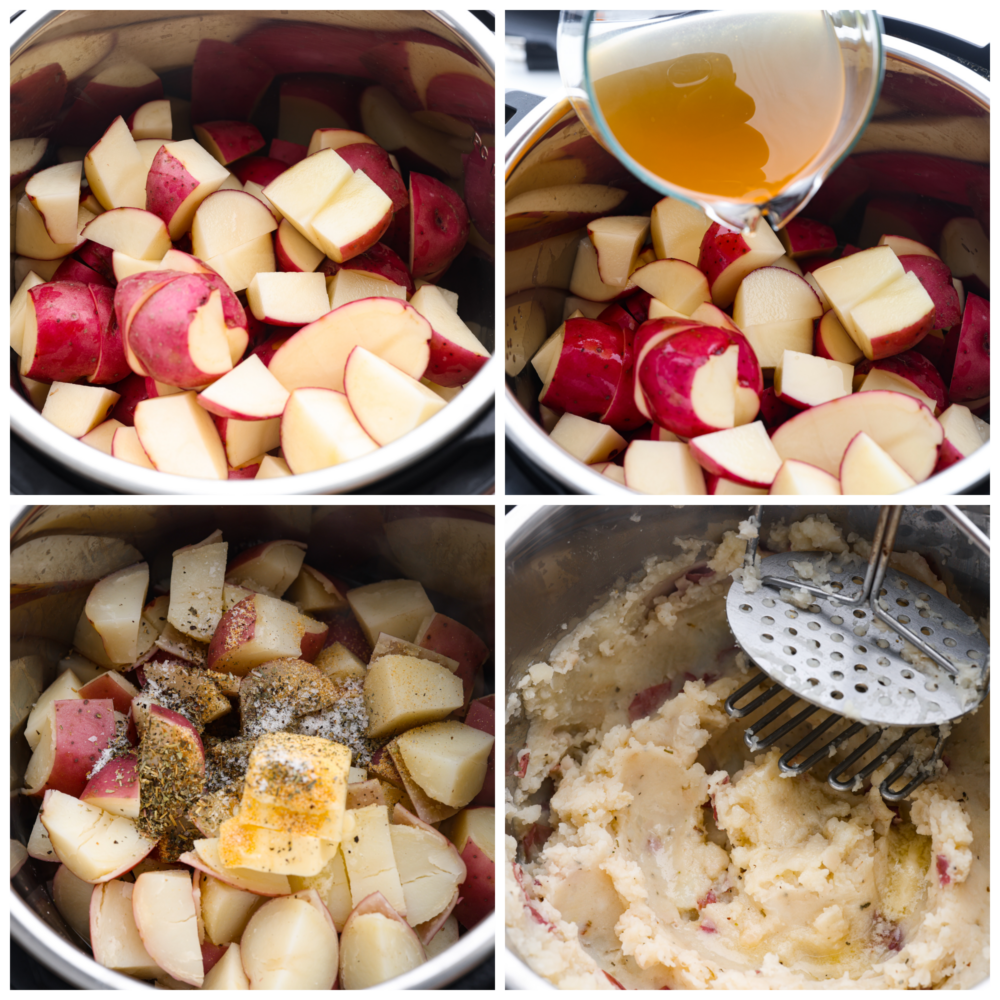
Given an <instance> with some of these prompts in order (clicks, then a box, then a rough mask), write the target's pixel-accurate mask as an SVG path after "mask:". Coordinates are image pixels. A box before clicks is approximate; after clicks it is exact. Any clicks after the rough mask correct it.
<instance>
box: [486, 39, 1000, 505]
mask: <svg viewBox="0 0 1000 1000" xmlns="http://www.w3.org/2000/svg"><path fill="white" fill-rule="evenodd" d="M883 41H884V45H885V52H886V73H887V79H890V78H891V76H890V75H891V74H902V76H901V77H900V79H907V78H908V79H907V83H908V84H909V83H912V88H911V89H910V90H909V91H908V98H907V104H906V107H907V110H908V111H909V112H910V114H911V115H913V116H914V117H915V118H916V119H917V120H920V121H922V124H923V125H925V126H926V128H925V129H923V136H922V139H921V147H920V149H919V150H915V151H919V152H925V153H937V154H941V155H946V156H947V155H949V154H950V152H951V151H950V148H949V142H950V140H949V139H947V138H946V137H945V135H944V132H943V127H944V125H945V123H946V122H947V118H948V115H947V114H946V113H944V112H942V111H941V110H940V109H941V108H942V107H947V106H948V98H949V97H950V98H951V99H952V100H954V101H959V102H963V103H964V104H965V106H966V107H967V108H968V109H970V110H969V111H967V112H966V113H973V114H974V113H976V111H975V110H974V109H978V112H979V113H981V114H986V115H988V114H989V107H990V83H989V81H988V80H986V79H984V78H983V77H981V76H979V75H978V74H976V73H975V72H973V71H972V70H970V69H968V68H967V67H966V66H963V65H962V64H961V63H959V62H956V61H955V60H953V59H950V58H948V57H947V56H945V55H942V54H941V53H940V52H937V51H935V50H933V49H929V48H925V47H923V46H920V45H916V44H913V43H911V42H908V41H904V40H902V39H898V38H890V37H884V39H883ZM883 97H885V91H884V90H883ZM886 107H888V106H886ZM878 116H879V112H876V119H875V123H876V124H877V121H878ZM877 136H878V133H877V132H873V131H872V126H871V125H870V126H869V129H868V130H867V131H866V132H865V133H864V134H863V135H862V138H861V140H860V143H861V144H859V146H858V147H857V149H858V150H859V151H860V150H861V149H864V150H865V151H866V152H875V151H877V150H879V149H880V147H879V146H878V145H876V142H878V141H880V140H878V139H877ZM895 148H897V149H898V148H899V147H898V146H897V147H895ZM986 159H987V161H988V154H987V156H986ZM504 172H505V173H504V175H505V179H506V194H507V197H508V198H511V197H513V196H514V195H517V194H521V193H523V192H525V191H531V190H534V189H536V188H541V187H547V186H549V185H553V184H580V183H591V184H609V185H618V186H622V187H624V188H626V189H627V190H630V191H631V190H635V189H636V188H637V186H638V187H640V188H641V187H642V185H641V184H639V182H638V181H636V180H635V178H633V177H632V175H631V174H629V173H628V172H627V171H626V170H625V168H624V167H623V166H622V165H621V164H620V163H618V161H617V160H615V159H614V158H613V157H612V156H611V154H610V153H608V152H607V151H606V150H604V149H603V148H602V147H601V146H600V145H599V144H598V143H597V142H596V140H594V139H593V138H591V136H590V134H589V133H588V132H587V129H586V127H585V126H584V124H583V123H582V122H581V121H580V119H579V118H578V117H577V114H576V112H575V111H574V110H573V109H572V107H571V106H570V103H569V100H568V99H566V98H559V99H556V98H550V99H548V100H545V101H543V102H542V103H541V104H539V105H537V106H536V107H534V108H533V109H531V110H530V111H529V112H527V113H526V114H525V116H524V118H523V119H522V120H521V121H520V122H518V123H517V124H516V125H515V126H514V128H512V129H511V131H510V132H509V133H508V135H507V144H506V152H505V159H504ZM821 190H822V189H821ZM804 214H806V215H808V214H809V207H808V206H807V207H806V209H805V213H804ZM569 265H570V266H571V265H572V260H571V259H570V260H569ZM557 269H558V268H557ZM507 277H508V283H507V287H506V289H505V291H506V293H507V295H508V300H507V301H508V304H510V303H512V302H514V301H517V300H518V299H517V297H518V296H519V295H525V296H529V297H531V298H533V299H534V300H535V301H537V302H539V304H540V305H541V306H542V307H543V309H544V310H545V314H546V322H547V327H548V329H549V331H550V332H551V331H552V330H554V329H555V328H556V327H557V326H558V325H559V323H561V322H562V319H563V299H564V298H565V295H566V294H567V293H566V292H565V291H562V290H561V289H562V288H565V287H568V280H569V275H568V273H567V274H566V278H565V280H566V285H563V286H561V288H555V287H553V288H545V289H539V288H535V287H534V286H535V284H536V282H535V281H532V280H531V279H528V280H526V281H518V279H517V276H516V275H513V276H512V274H511V270H510V269H509V268H508V274H507ZM540 385H541V383H540V382H539V381H538V379H537V378H536V376H535V372H534V369H533V368H532V367H531V365H530V364H529V365H527V366H526V368H525V369H524V370H523V371H522V372H521V374H520V375H518V376H517V377H516V378H508V379H507V391H506V395H505V399H504V427H505V431H506V434H507V438H508V439H509V441H510V442H511V443H512V444H513V445H514V446H515V447H516V448H517V449H518V450H519V451H520V452H522V453H523V454H524V455H525V456H527V458H528V459H529V460H530V461H532V462H534V463H535V464H536V465H537V466H539V467H540V469H541V470H542V471H543V472H545V473H547V474H549V475H550V476H552V477H553V478H554V479H556V480H557V481H558V482H559V483H561V484H562V485H563V486H564V487H566V488H567V489H568V490H570V491H573V492H576V493H595V494H600V495H602V496H612V497H618V498H622V497H624V496H628V495H632V496H634V493H632V491H631V490H628V489H626V488H625V487H624V486H620V485H619V484H618V483H616V482H614V481H613V480H609V479H608V478H607V477H606V476H602V475H600V474H599V473H597V472H594V471H593V470H591V469H590V468H588V467H587V466H586V465H584V464H583V463H582V462H580V461H579V460H577V459H575V458H573V457H572V456H571V455H570V454H569V453H568V452H566V451H564V450H563V449H562V448H560V447H558V446H557V445H555V444H553V443H552V441H551V440H550V439H549V436H548V434H547V433H546V432H545V431H544V430H543V429H542V427H541V425H540V422H539V411H538V401H537V397H538V391H539V387H540ZM991 455H992V444H991V443H989V442H987V444H986V445H985V446H984V447H982V448H980V449H979V450H978V451H976V452H974V453H973V454H972V455H969V456H968V457H967V458H965V459H963V460H962V461H961V462H958V463H956V464H955V465H953V466H951V468H949V469H946V470H945V471H944V472H941V473H939V474H938V475H936V476H932V477H931V478H930V479H928V480H927V481H926V482H924V483H920V484H918V485H917V486H915V487H913V488H912V489H910V490H907V491H906V492H905V493H904V494H900V495H901V496H905V498H906V499H907V500H910V501H920V500H930V499H933V498H936V497H939V496H943V495H945V494H957V493H962V492H964V491H967V490H970V489H971V488H972V487H974V486H976V484H978V483H981V481H982V480H984V479H985V478H986V477H987V476H988V475H989V473H990V458H991Z"/></svg>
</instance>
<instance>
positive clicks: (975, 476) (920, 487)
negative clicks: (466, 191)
mask: <svg viewBox="0 0 1000 1000" xmlns="http://www.w3.org/2000/svg"><path fill="white" fill-rule="evenodd" d="M883 44H884V48H885V54H886V59H887V61H888V59H889V58H890V57H891V58H893V59H894V60H896V61H897V62H901V63H903V64H904V65H910V66H913V67H916V68H919V69H923V70H926V71H927V72H930V73H933V74H935V75H936V76H937V77H938V78H941V79H944V80H946V81H947V82H948V83H950V84H951V85H952V86H955V87H957V88H959V89H960V90H963V91H964V92H966V93H967V94H968V95H969V96H971V97H972V98H973V99H974V100H976V101H978V102H979V103H980V104H982V105H983V106H985V107H986V108H987V109H989V107H990V91H991V87H990V81H989V80H986V79H984V78H983V77H981V76H980V75H979V74H978V73H975V72H974V71H973V70H971V69H969V68H967V67H966V66H963V65H962V64H961V63H959V62H956V61H955V60H953V59H951V58H950V57H948V56H945V55H943V54H941V53H939V52H936V51H934V50H932V49H927V48H924V47H923V46H921V45H916V44H914V43H913V42H908V41H906V40H904V39H901V38H893V37H891V36H887V35H886V36H884V37H883ZM572 111H573V108H572V105H571V104H570V102H569V99H568V98H567V97H550V98H546V99H545V100H543V101H542V102H541V103H540V104H538V105H537V106H535V107H534V108H532V109H531V110H530V111H528V112H527V113H526V114H525V116H524V118H523V119H522V120H521V121H519V122H518V123H517V124H516V125H515V126H514V128H513V129H511V131H510V133H509V134H508V136H507V143H506V150H505V156H504V178H505V180H506V178H508V177H509V176H510V174H511V173H512V172H513V171H514V169H515V168H516V167H517V164H518V163H519V162H520V161H521V159H522V158H523V157H524V156H525V155H526V154H527V152H528V151H529V149H530V148H531V145H532V142H533V138H534V137H535V136H536V135H540V134H543V133H544V132H545V131H547V130H548V128H549V127H551V126H552V125H554V124H555V123H556V122H558V121H560V120H561V119H562V118H563V117H564V116H565V115H566V114H568V113H570V112H572ZM505 382H507V384H505V386H504V403H503V407H504V409H503V414H504V431H505V434H506V436H507V438H508V439H509V443H511V444H513V446H514V447H516V448H517V449H518V450H519V451H521V452H522V453H523V454H524V455H526V456H527V457H528V458H529V459H530V460H531V461H532V462H535V463H537V464H538V465H539V466H540V467H541V468H542V470H543V471H544V472H546V473H548V474H549V475H551V476H553V477H554V478H555V479H557V480H558V481H559V482H560V483H561V484H562V485H563V486H565V487H568V488H569V489H571V490H573V491H575V492H577V493H583V494H591V495H595V496H608V497H618V498H619V499H621V498H622V497H625V496H628V497H633V498H634V497H636V496H637V495H640V494H636V493H635V491H633V490H630V489H629V488H628V487H627V486H622V485H620V484H619V483H616V482H615V481H614V480H613V479H608V477H607V476H604V475H601V474H600V473H599V472H595V471H594V470H593V469H591V468H590V467H589V466H587V465H585V464H584V463H583V462H581V461H580V460H579V459H577V458H574V457H573V456H572V455H570V454H569V452H567V451H564V450H563V449H562V448H560V447H559V446H558V445H555V444H553V443H552V441H551V440H550V438H549V435H548V434H546V433H545V431H544V430H543V429H542V428H541V427H540V426H539V425H538V424H537V423H535V421H534V420H532V418H531V417H530V416H529V415H528V413H527V411H526V410H525V409H524V407H522V406H521V404H520V403H519V402H518V400H517V396H516V395H515V394H514V391H513V390H512V388H511V386H510V383H509V381H507V380H506V379H505ZM992 454H993V452H992V443H991V441H987V442H985V444H984V445H983V446H982V447H981V448H979V449H978V450H976V451H975V452H973V453H972V454H971V455H969V456H968V457H966V458H963V459H962V460H961V461H960V462H956V463H955V464H954V465H952V466H950V467H949V468H947V469H945V470H944V471H943V472H939V473H937V474H936V475H932V476H931V477H930V478H929V479H926V480H925V481H924V482H922V483H918V484H917V485H916V486H914V487H911V488H910V489H908V490H904V491H903V492H902V493H898V494H896V495H897V496H899V497H905V498H906V500H908V501H926V500H931V499H933V498H936V497H940V496H942V495H945V494H949V495H951V494H961V493H962V492H963V491H964V490H967V489H970V488H972V487H974V486H976V484H978V483H979V482H981V481H982V480H984V479H985V478H986V477H987V476H988V475H989V474H990V469H991V464H992V461H991V460H992Z"/></svg>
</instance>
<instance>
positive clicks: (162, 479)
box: [10, 10, 499, 498]
mask: <svg viewBox="0 0 1000 1000" xmlns="http://www.w3.org/2000/svg"><path fill="white" fill-rule="evenodd" d="M279 21H291V22H308V23H310V24H315V25H323V26H328V27H333V28H337V27H340V28H343V29H351V30H353V29H359V30H371V31H377V32H379V33H380V40H381V41H392V40H393V39H394V38H398V37H400V36H402V34H403V33H404V32H406V31H415V30H419V31H425V32H428V33H430V34H431V35H435V36H437V37H439V38H441V39H443V40H444V41H445V42H446V43H450V44H455V45H458V46H459V47H461V48H462V49H464V50H465V51H466V52H468V53H470V54H471V55H472V56H473V57H474V59H475V60H476V62H477V63H478V64H479V66H480V68H481V69H483V70H485V71H486V72H487V73H488V75H489V76H490V77H493V76H494V75H495V57H494V52H495V48H496V44H495V38H494V36H493V34H492V33H491V32H490V31H489V30H488V29H487V28H486V27H485V26H484V25H483V24H482V23H481V22H480V21H479V20H478V19H477V18H475V17H474V16H473V15H472V14H471V13H469V12H468V11H464V10H456V11H420V10H409V11H268V12H252V11H226V12H201V11H159V10H150V11H44V12H34V13H33V12H31V11H26V12H25V13H23V14H21V16H20V17H18V18H17V19H16V20H15V21H14V22H13V24H12V30H13V32H14V33H15V35H14V37H13V39H12V43H11V65H12V72H13V71H14V69H15V68H16V67H18V66H21V65H29V64H30V65H34V62H33V60H35V59H36V58H37V60H38V64H39V65H43V64H44V63H45V62H47V61H49V60H50V58H55V59H57V60H62V61H63V62H64V63H67V76H69V77H72V74H73V68H72V67H73V66H74V65H75V63H74V60H76V61H77V62H78V64H79V71H80V72H82V71H83V70H85V69H86V68H87V67H88V66H89V65H92V64H93V63H94V62H96V61H99V59H100V58H103V56H102V55H100V53H103V54H104V55H106V54H107V52H109V51H111V49H112V48H113V47H116V48H117V49H118V50H121V51H123V52H125V53H126V54H127V55H128V57H129V58H131V59H136V60H139V61H141V62H143V63H145V64H146V65H147V66H149V67H150V68H151V69H153V70H155V71H157V72H158V73H161V74H162V73H166V72H177V71H182V70H183V69H184V68H185V67H187V66H189V65H190V64H191V62H192V60H193V57H194V52H195V50H196V48H197V46H198V42H199V41H200V40H201V39H202V38H216V39H222V40H225V41H233V40H235V39H237V38H239V37H240V36H242V35H244V34H246V32H247V31H249V30H251V29H252V28H256V27H260V26H262V25H265V24H268V23H272V22H279ZM43 45H45V46H50V48H48V49H45V50H42V49H41V47H42V46H43ZM40 52H41V53H42V55H39V53H40ZM45 52H49V53H50V54H51V53H55V55H44V53H45ZM87 53H98V58H96V59H95V58H94V57H93V56H91V57H89V59H88V56H87ZM313 56H314V57H316V55H315V53H313ZM317 58H318V57H317ZM308 68H309V69H316V68H317V67H316V66H313V65H310V66H309V67H308ZM23 134H25V135H27V134H31V133H30V131H29V132H25V133H23ZM493 273H494V264H493V262H492V261H488V260H486V259H485V258H484V257H483V256H477V255H475V254H473V253H472V252H471V250H469V249H468V248H467V249H466V250H464V251H463V252H462V254H460V255H459V258H458V259H457V260H456V262H455V264H454V265H453V270H452V272H451V277H452V279H453V280H452V281H449V280H448V279H447V278H446V279H445V284H446V285H449V286H453V290H454V291H456V292H458V293H459V297H460V303H461V314H462V318H463V319H464V320H465V321H466V322H471V323H473V324H475V325H476V327H477V329H478V331H479V334H480V339H481V340H482V341H483V343H484V344H485V346H486V347H487V348H488V349H489V350H491V351H492V350H493V347H494V329H495V317H494V311H495V307H494V300H493V296H492V294H489V295H485V296H484V295H483V294H482V288H483V287H486V288H489V289H491V290H492V281H493ZM498 368H499V366H498V364H497V362H496V359H495V358H492V359H491V360H490V361H489V362H487V364H486V365H484V366H483V368H482V369H481V370H480V371H479V373H478V374H477V375H476V376H475V378H473V379H472V380H471V381H470V382H469V383H468V384H467V385H466V386H465V388H463V390H462V392H461V393H459V395H458V396H457V397H456V398H455V399H454V400H453V401H451V402H450V403H449V404H448V406H446V407H444V409H442V410H441V411H440V412H439V413H437V414H435V416H434V417H433V418H432V419H431V420H429V421H427V422H426V423H424V424H422V425H421V426H419V427H417V428H416V429H415V430H413V431H412V432H411V433H409V434H407V435H406V436H405V437H404V438H401V439H400V440H398V441H395V442H393V443H392V444H389V445H386V446H385V447H383V448H380V449H379V450H378V451H377V452H374V453H372V454H370V455H367V456H365V457H363V458H360V459H356V460H355V461H352V462H348V463H344V464H342V465H339V466H333V467H331V468H329V469H323V470H320V471H317V472H310V473H306V474H303V475H299V476H294V477H285V478H279V479H270V480H267V479H265V480H260V481H257V480H239V481H228V480H227V481H214V480H205V479H198V480H194V479H189V478H186V477H184V476H173V475H168V474H166V473H161V472H155V471H153V470H149V469H143V468H140V467H139V466H135V465H132V464H130V463H127V462H124V461H121V460H119V459H114V458H112V457H111V456H110V455H105V454H104V453H103V452H99V451H97V450H96V449H95V448H91V447H89V446H88V445H85V444H81V443H80V442H79V441H76V440H74V439H73V438H71V437H69V436H68V435H67V434H66V433H64V432H63V431H61V430H59V429H58V428H56V427H55V426H54V425H52V424H50V423H49V422H48V421H47V420H43V419H42V417H41V415H40V414H39V412H38V411H37V410H36V409H35V408H34V407H33V406H32V405H31V404H30V403H28V402H27V401H26V400H25V399H24V398H23V397H22V396H21V395H20V394H18V393H16V392H11V393H10V397H11V403H10V423H11V429H12V430H13V431H14V432H15V433H16V434H18V435H19V436H20V437H21V438H23V439H24V441H25V442H27V443H28V444H30V445H32V446H33V447H35V448H38V449H39V450H40V451H42V452H44V453H45V454H46V455H47V456H48V457H49V458H51V459H53V460H54V461H56V462H58V463H60V464H61V465H63V466H65V467H66V468H67V469H68V470H70V471H71V472H73V473H75V474H76V475H79V476H83V477H85V478H88V479H91V480H94V481H96V482H99V483H101V484H102V485H104V486H107V487H110V488H112V489H115V490H120V491H122V492H123V493H136V494H144V493H148V494H190V493H192V492H194V493H198V494H208V495H213V496H220V497H230V498H236V497H241V498H242V497H258V496H259V497H266V496H276V495H287V494H331V493H343V492H346V491H349V490H354V489H359V488H361V487H363V486H367V485H369V484H371V483H375V482H378V481H379V480H380V479H383V478H385V477H387V476H389V475H392V474H393V473H395V472H399V471H400V470H402V469H404V468H407V467H410V466H413V465H414V464H416V463H417V462H419V461H420V460H421V459H423V458H425V457H427V456H429V455H431V454H432V453H433V452H435V451H436V450H438V449H439V448H441V447H442V446H443V445H445V444H446V443H447V442H448V441H450V440H452V439H453V438H455V437H456V436H457V435H459V434H461V433H462V432H463V431H464V430H466V429H467V428H468V427H469V426H471V425H472V424H473V423H474V422H475V421H476V420H477V419H478V418H480V417H481V416H482V415H483V414H484V413H485V412H486V410H487V409H488V408H489V407H490V406H491V405H492V404H493V401H494V396H495V389H496V380H497V378H498Z"/></svg>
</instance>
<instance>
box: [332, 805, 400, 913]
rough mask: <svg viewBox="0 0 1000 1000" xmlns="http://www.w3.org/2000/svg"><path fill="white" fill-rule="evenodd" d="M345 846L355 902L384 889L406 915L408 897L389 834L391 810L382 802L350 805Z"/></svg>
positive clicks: (343, 847) (343, 842)
mask: <svg viewBox="0 0 1000 1000" xmlns="http://www.w3.org/2000/svg"><path fill="white" fill-rule="evenodd" d="M341 848H342V850H343V852H344V863H345V865H346V867H347V877H348V879H349V880H350V885H351V900H352V902H353V904H354V905H355V906H357V905H358V904H359V903H360V902H361V901H362V900H363V899H365V898H366V897H367V896H370V895H371V894H372V893H373V892H380V893H381V894H382V895H383V896H384V897H385V899H386V901H387V902H388V903H389V905H390V906H391V907H392V908H393V909H394V910H395V911H396V912H397V913H399V914H400V915H401V916H405V915H406V899H405V897H404V896H403V887H402V884H401V883H400V881H399V872H398V871H397V870H396V862H395V860H394V858H393V853H392V839H391V837H390V834H389V810H388V809H387V808H386V807H385V806H380V805H370V806H364V807H363V808H361V809H348V810H347V812H346V813H345V814H344V839H343V840H342V841H341Z"/></svg>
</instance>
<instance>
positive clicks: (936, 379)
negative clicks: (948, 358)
mask: <svg viewBox="0 0 1000 1000" xmlns="http://www.w3.org/2000/svg"><path fill="white" fill-rule="evenodd" d="M928 259H930V258H928ZM876 368H878V369H881V370H882V371H887V372H892V374H894V375H899V376H900V377H901V378H905V379H908V380H909V381H910V382H912V383H913V384H914V385H915V386H916V387H917V388H918V389H919V390H920V391H921V392H923V393H926V394H927V395H928V396H930V398H931V399H933V400H934V403H935V406H936V407H937V413H940V412H941V411H942V410H945V409H947V408H948V405H949V402H950V401H949V399H948V390H947V388H946V387H945V384H944V379H942V378H941V376H940V374H939V373H938V370H937V369H936V368H935V367H934V365H933V364H932V363H931V362H930V361H929V360H928V359H927V358H926V357H924V355H923V354H920V353H919V352H918V351H903V353H902V354H893V355H892V356H891V357H888V358H881V359H879V360H878V361H862V362H860V363H859V364H858V365H856V366H855V368H854V374H855V376H858V375H867V374H868V373H869V372H870V371H872V370H873V369H876Z"/></svg>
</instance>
